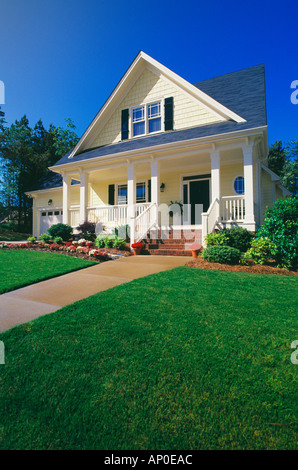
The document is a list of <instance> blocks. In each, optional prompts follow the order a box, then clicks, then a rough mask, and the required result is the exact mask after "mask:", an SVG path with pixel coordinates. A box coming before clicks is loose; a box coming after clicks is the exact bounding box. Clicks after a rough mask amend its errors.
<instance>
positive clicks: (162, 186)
mask: <svg viewBox="0 0 298 470" xmlns="http://www.w3.org/2000/svg"><path fill="white" fill-rule="evenodd" d="M165 187H166V185H165V184H164V183H161V185H160V191H161V192H162V193H163V192H164V190H165Z"/></svg>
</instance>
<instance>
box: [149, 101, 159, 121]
mask: <svg viewBox="0 0 298 470" xmlns="http://www.w3.org/2000/svg"><path fill="white" fill-rule="evenodd" d="M158 116H160V103H154V104H149V105H148V118H149V119H150V118H154V117H158Z"/></svg>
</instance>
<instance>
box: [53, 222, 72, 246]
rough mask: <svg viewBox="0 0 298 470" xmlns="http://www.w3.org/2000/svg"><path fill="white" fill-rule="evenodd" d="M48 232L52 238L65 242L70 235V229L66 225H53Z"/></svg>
mask: <svg viewBox="0 0 298 470" xmlns="http://www.w3.org/2000/svg"><path fill="white" fill-rule="evenodd" d="M48 232H49V234H50V235H51V237H52V238H55V237H61V238H62V240H63V241H65V242H66V241H68V240H69V239H70V237H71V235H72V227H70V225H66V224H55V225H52V226H51V227H50V228H49V230H48Z"/></svg>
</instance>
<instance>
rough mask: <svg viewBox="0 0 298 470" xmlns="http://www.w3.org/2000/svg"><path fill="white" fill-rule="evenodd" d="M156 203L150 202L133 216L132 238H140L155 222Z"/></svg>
mask: <svg viewBox="0 0 298 470" xmlns="http://www.w3.org/2000/svg"><path fill="white" fill-rule="evenodd" d="M156 209H157V204H156V203H155V202H153V203H151V204H150V205H149V206H148V207H147V208H146V209H145V210H144V211H143V212H141V213H140V214H139V215H137V216H136V217H135V221H134V230H135V233H134V237H133V238H134V240H135V241H136V242H138V241H140V240H142V239H143V238H144V237H145V236H146V235H147V233H148V232H149V231H150V230H151V228H152V227H153V226H154V224H156V222H157V210H156Z"/></svg>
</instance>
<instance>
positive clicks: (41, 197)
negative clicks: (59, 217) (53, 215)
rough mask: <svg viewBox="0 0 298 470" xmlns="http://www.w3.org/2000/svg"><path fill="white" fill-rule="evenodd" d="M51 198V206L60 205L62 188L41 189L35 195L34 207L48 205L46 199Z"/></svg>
mask: <svg viewBox="0 0 298 470" xmlns="http://www.w3.org/2000/svg"><path fill="white" fill-rule="evenodd" d="M49 199H52V201H53V202H52V206H53V207H62V188H61V189H58V190H54V191H50V190H49V191H42V192H41V193H38V195H37V197H36V207H37V208H39V207H48V208H49V210H50V206H48V200H49Z"/></svg>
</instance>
